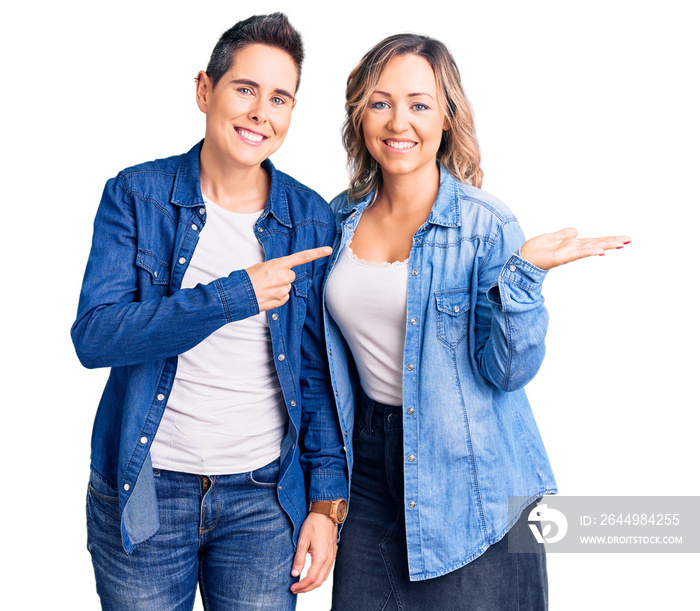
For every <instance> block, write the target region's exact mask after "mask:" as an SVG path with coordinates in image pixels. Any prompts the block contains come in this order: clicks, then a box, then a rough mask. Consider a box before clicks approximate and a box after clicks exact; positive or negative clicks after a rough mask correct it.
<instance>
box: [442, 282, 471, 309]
mask: <svg viewBox="0 0 700 611" xmlns="http://www.w3.org/2000/svg"><path fill="white" fill-rule="evenodd" d="M435 301H436V305H437V309H438V311H439V312H442V313H443V314H449V315H450V316H460V315H461V314H464V313H465V312H467V311H468V310H469V307H470V302H471V300H470V291H469V287H465V288H461V289H449V290H447V291H435Z"/></svg>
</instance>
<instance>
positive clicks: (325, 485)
mask: <svg viewBox="0 0 700 611" xmlns="http://www.w3.org/2000/svg"><path fill="white" fill-rule="evenodd" d="M338 499H345V500H346V501H347V499H348V478H347V477H346V476H345V473H339V472H337V471H318V470H316V471H312V472H311V474H310V476H309V503H313V502H314V501H336V500H338Z"/></svg>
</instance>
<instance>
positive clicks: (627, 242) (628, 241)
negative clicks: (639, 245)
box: [623, 240, 632, 244]
mask: <svg viewBox="0 0 700 611" xmlns="http://www.w3.org/2000/svg"><path fill="white" fill-rule="evenodd" d="M631 242H632V240H627V241H626V242H623V244H630V243H631Z"/></svg>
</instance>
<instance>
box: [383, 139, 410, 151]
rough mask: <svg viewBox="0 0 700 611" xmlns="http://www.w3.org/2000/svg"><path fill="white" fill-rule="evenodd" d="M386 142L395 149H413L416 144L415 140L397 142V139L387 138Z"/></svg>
mask: <svg viewBox="0 0 700 611" xmlns="http://www.w3.org/2000/svg"><path fill="white" fill-rule="evenodd" d="M384 142H386V143H387V145H388V146H390V147H391V148H393V149H412V148H413V147H414V146H416V143H415V142H396V141H395V140H385V141H384Z"/></svg>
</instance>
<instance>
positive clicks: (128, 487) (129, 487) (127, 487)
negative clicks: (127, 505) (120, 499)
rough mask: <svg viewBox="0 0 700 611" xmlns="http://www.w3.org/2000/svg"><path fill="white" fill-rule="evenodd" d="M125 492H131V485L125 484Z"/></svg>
mask: <svg viewBox="0 0 700 611" xmlns="http://www.w3.org/2000/svg"><path fill="white" fill-rule="evenodd" d="M124 490H126V491H127V492H129V490H131V486H129V484H124Z"/></svg>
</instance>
